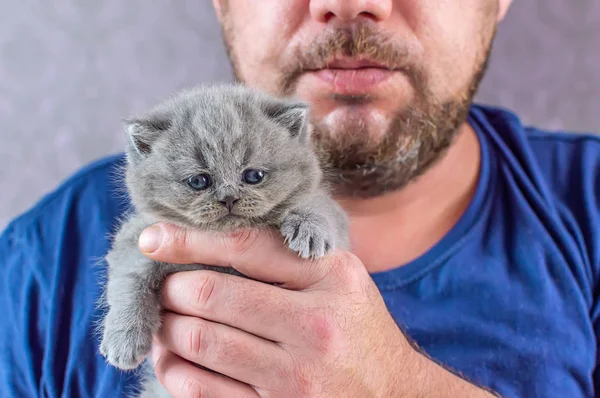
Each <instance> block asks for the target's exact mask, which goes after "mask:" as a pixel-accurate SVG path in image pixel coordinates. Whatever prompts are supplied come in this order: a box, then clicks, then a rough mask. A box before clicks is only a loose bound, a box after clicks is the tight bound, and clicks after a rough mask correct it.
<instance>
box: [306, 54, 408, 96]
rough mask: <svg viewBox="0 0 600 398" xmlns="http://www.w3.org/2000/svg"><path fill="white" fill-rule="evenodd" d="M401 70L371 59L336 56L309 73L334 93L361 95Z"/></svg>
mask: <svg viewBox="0 0 600 398" xmlns="http://www.w3.org/2000/svg"><path fill="white" fill-rule="evenodd" d="M401 71H402V70H401V69H396V68H391V67H389V66H387V65H384V64H382V63H379V62H375V61H372V60H369V59H352V58H336V59H333V60H332V61H330V62H327V63H326V65H324V66H323V67H321V68H316V69H310V70H308V71H307V73H308V74H309V75H312V76H314V77H316V78H317V79H318V80H320V81H321V83H324V84H325V85H326V86H327V87H328V89H329V90H330V91H331V92H332V93H333V94H337V95H361V94H368V93H369V92H370V91H372V90H374V89H376V88H377V86H379V85H380V84H382V83H384V82H385V81H387V80H388V79H390V78H391V77H392V76H394V75H395V74H398V73H401Z"/></svg>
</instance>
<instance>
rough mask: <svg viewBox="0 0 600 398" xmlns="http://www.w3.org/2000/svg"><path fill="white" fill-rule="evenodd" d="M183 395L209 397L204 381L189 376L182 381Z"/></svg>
mask: <svg viewBox="0 0 600 398" xmlns="http://www.w3.org/2000/svg"><path fill="white" fill-rule="evenodd" d="M180 390H181V396H182V397H189V398H203V397H208V395H207V394H206V392H205V391H204V389H203V385H202V383H201V382H200V381H199V380H197V379H196V378H194V377H191V376H188V377H185V378H183V379H182V381H181V387H180Z"/></svg>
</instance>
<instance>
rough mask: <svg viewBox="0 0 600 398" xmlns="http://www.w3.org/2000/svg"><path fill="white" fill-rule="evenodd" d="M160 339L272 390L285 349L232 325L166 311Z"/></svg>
mask: <svg viewBox="0 0 600 398" xmlns="http://www.w3.org/2000/svg"><path fill="white" fill-rule="evenodd" d="M157 338H158V342H159V343H160V344H161V345H163V346H164V347H165V348H166V349H168V350H169V351H172V352H173V353H175V354H177V355H179V356H180V357H182V358H185V359H187V360H188V361H191V362H194V363H196V364H198V365H202V366H204V367H206V368H208V369H211V370H214V371H216V372H219V373H221V374H224V375H226V376H229V377H231V378H233V379H235V380H239V381H241V382H243V383H247V384H250V385H252V386H254V387H259V388H266V389H271V387H272V386H273V383H274V382H275V381H276V380H278V379H279V377H278V376H279V375H280V373H281V368H282V366H283V364H284V361H283V360H284V358H285V357H284V355H285V352H284V351H283V349H282V348H281V347H280V346H278V345H277V344H275V343H273V342H271V341H268V340H264V339H261V338H260V337H257V336H254V335H252V334H250V333H247V332H244V331H242V330H239V329H235V328H232V327H230V326H226V325H222V324H219V323H214V322H211V321H207V320H204V319H200V318H195V317H189V316H182V315H177V314H173V313H171V312H167V313H165V315H164V321H163V325H162V327H161V329H160V331H159V333H158V335H157Z"/></svg>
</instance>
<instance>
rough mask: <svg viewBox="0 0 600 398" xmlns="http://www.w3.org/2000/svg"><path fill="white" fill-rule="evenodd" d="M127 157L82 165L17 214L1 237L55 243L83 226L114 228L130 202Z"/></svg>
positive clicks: (115, 157)
mask: <svg viewBox="0 0 600 398" xmlns="http://www.w3.org/2000/svg"><path fill="white" fill-rule="evenodd" d="M124 161H125V158H124V155H123V154H116V155H111V156H106V157H103V158H101V159H98V160H95V161H93V162H91V163H89V164H87V165H85V166H84V167H82V168H80V169H79V170H77V171H76V172H74V173H73V174H72V175H71V176H69V177H68V178H66V179H65V180H64V181H63V182H61V183H60V184H59V185H58V186H57V187H56V188H55V189H53V190H52V191H50V192H48V193H46V194H45V195H44V196H43V197H42V198H41V199H39V200H38V201H37V202H36V203H35V204H34V205H32V206H31V207H30V208H29V209H27V210H26V211H25V212H23V213H21V214H20V215H18V216H17V217H15V218H14V219H13V220H12V221H11V222H10V223H9V224H8V226H7V227H6V228H5V230H4V232H3V233H2V235H0V236H1V238H0V239H2V240H5V241H6V240H9V241H11V243H18V241H19V240H23V239H25V240H28V241H29V240H31V239H38V240H40V241H43V242H44V244H45V245H53V244H55V238H56V239H60V237H59V235H60V234H62V235H65V234H67V233H69V232H72V233H80V232H83V231H81V230H80V228H81V227H83V226H87V227H88V228H87V229H88V231H89V230H90V229H94V228H98V230H101V229H103V228H110V226H111V225H113V224H114V223H115V217H116V218H118V217H119V216H120V214H122V213H123V212H124V211H126V209H127V208H128V206H129V202H128V200H127V195H125V193H124V191H123V188H122V184H120V180H121V179H122V176H121V173H122V166H123V164H124ZM5 243H6V242H5ZM31 243H32V242H29V244H31Z"/></svg>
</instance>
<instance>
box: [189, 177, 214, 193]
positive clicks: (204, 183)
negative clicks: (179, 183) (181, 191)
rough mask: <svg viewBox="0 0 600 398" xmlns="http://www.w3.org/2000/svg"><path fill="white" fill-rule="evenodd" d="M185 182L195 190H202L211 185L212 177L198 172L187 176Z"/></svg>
mask: <svg viewBox="0 0 600 398" xmlns="http://www.w3.org/2000/svg"><path fill="white" fill-rule="evenodd" d="M187 184H188V185H189V186H190V188H192V189H195V190H196V191H202V190H203V189H206V188H208V187H210V186H211V185H212V179H211V178H210V176H209V175H208V174H198V175H195V176H192V177H190V178H188V180H187Z"/></svg>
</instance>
